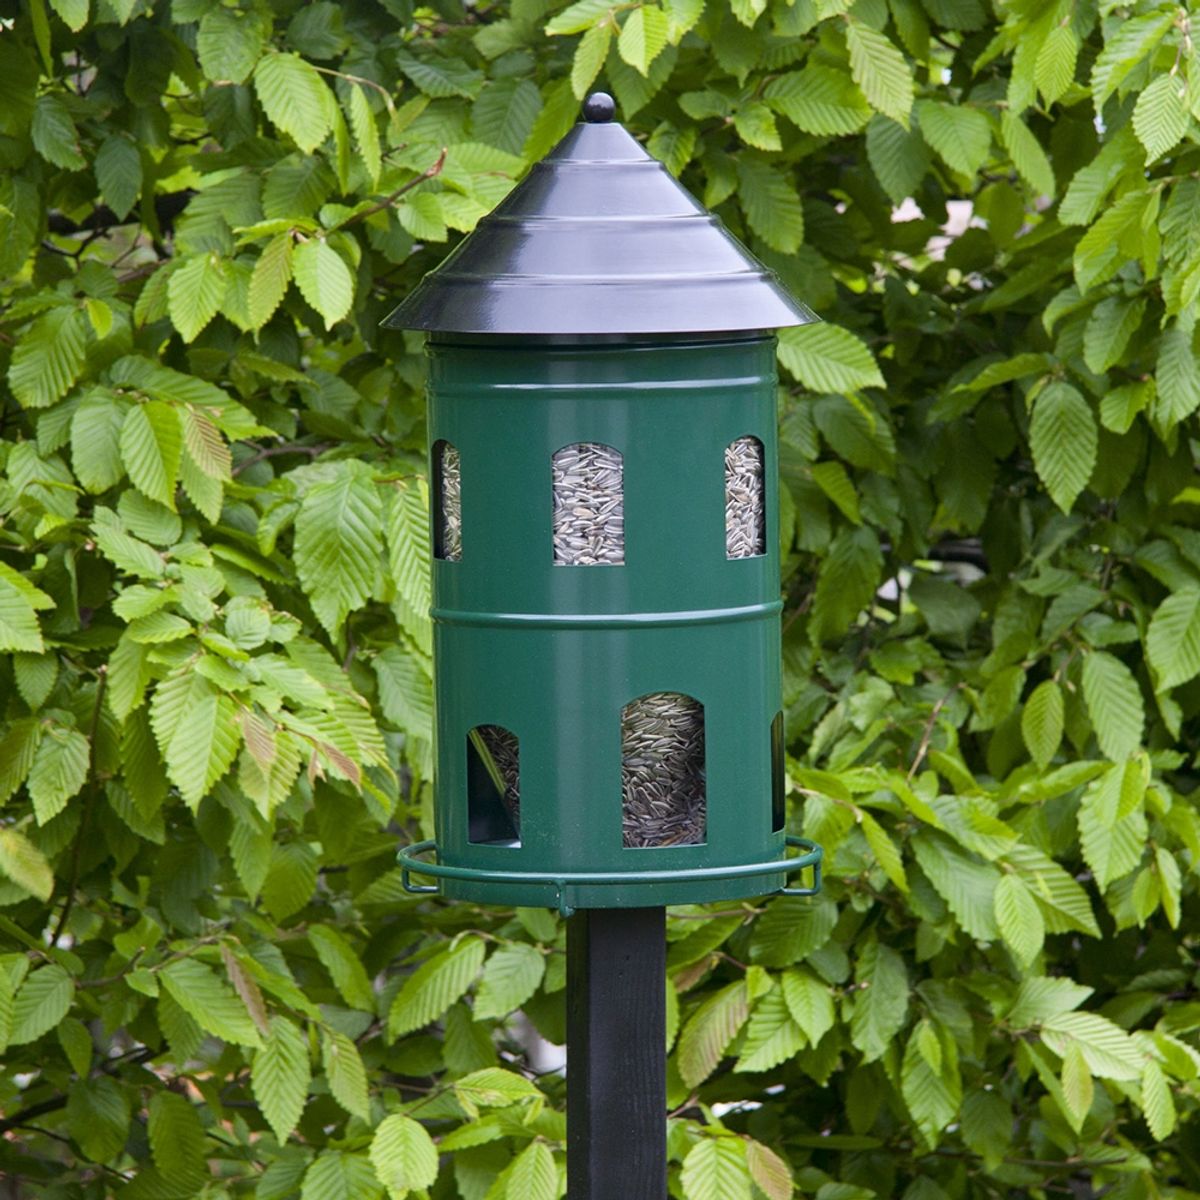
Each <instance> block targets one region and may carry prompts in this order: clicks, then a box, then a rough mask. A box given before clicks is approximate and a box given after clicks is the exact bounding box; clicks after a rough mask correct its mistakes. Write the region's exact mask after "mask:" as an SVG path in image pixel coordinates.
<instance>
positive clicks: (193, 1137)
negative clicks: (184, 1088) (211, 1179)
mask: <svg viewBox="0 0 1200 1200" xmlns="http://www.w3.org/2000/svg"><path fill="white" fill-rule="evenodd" d="M146 1126H147V1130H148V1132H149V1134H150V1149H151V1150H152V1151H153V1153H154V1163H155V1166H157V1167H158V1169H159V1171H161V1172H162V1175H163V1178H164V1179H166V1180H168V1181H170V1182H171V1183H172V1184H175V1185H176V1186H182V1187H188V1188H197V1187H198V1186H202V1182H203V1180H204V1179H205V1178H206V1177H207V1175H208V1168H207V1163H206V1157H207V1154H206V1152H207V1147H208V1140H207V1138H206V1136H205V1133H204V1126H203V1124H201V1121H200V1114H199V1113H198V1112H197V1111H196V1108H195V1106H194V1105H193V1104H191V1103H189V1102H188V1101H187V1100H186V1099H185V1098H184V1097H183V1096H180V1095H177V1094H176V1093H175V1092H166V1091H162V1092H155V1094H154V1096H153V1097H152V1098H151V1100H150V1108H149V1120H148V1121H147V1122H146Z"/></svg>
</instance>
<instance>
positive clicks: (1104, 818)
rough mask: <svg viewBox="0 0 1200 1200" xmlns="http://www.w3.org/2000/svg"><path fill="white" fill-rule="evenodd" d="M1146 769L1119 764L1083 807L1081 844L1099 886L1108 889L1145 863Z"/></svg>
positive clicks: (1101, 780)
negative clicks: (1143, 855) (1114, 881)
mask: <svg viewBox="0 0 1200 1200" xmlns="http://www.w3.org/2000/svg"><path fill="white" fill-rule="evenodd" d="M1145 790H1146V788H1145V778H1144V775H1143V768H1142V765H1141V763H1140V762H1138V761H1137V760H1131V761H1130V762H1128V763H1122V764H1117V765H1115V766H1113V767H1112V768H1110V769H1109V770H1108V771H1107V772H1105V774H1103V775H1101V776H1100V777H1099V778H1098V779H1097V780H1096V781H1095V782H1094V783H1092V784H1091V785H1090V786H1089V787H1088V789H1087V791H1086V792H1085V793H1084V796H1083V801H1082V803H1081V804H1080V806H1079V814H1078V821H1079V842H1080V849H1081V850H1082V851H1083V858H1084V861H1085V862H1086V863H1087V865H1088V866H1089V867H1090V868H1091V869H1092V874H1093V875H1094V876H1095V879H1096V884H1097V886H1099V887H1100V888H1101V889H1105V888H1107V887H1108V885H1109V884H1110V883H1111V882H1112V881H1113V880H1114V879H1120V878H1121V877H1122V876H1124V875H1128V874H1129V872H1130V871H1132V870H1134V869H1135V868H1136V867H1137V866H1138V864H1139V863H1140V862H1141V859H1142V854H1143V851H1144V850H1145V844H1146V836H1147V830H1146V817H1145V813H1144V812H1143V809H1142V805H1141V800H1142V796H1143V794H1144V793H1145Z"/></svg>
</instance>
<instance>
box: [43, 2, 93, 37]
mask: <svg viewBox="0 0 1200 1200" xmlns="http://www.w3.org/2000/svg"><path fill="white" fill-rule="evenodd" d="M50 7H51V8H52V9H54V11H55V12H56V13H58V15H59V16H60V17H62V19H63V22H64V23H65V24H66V26H67V28H68V29H70V30H71V32H72V33H78V32H79V31H80V30H81V29H82V28H83V27H84V26H85V25H86V24H87V21H88V10H89V8H90V0H50Z"/></svg>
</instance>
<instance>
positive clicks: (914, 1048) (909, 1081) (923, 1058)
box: [901, 1022, 962, 1145]
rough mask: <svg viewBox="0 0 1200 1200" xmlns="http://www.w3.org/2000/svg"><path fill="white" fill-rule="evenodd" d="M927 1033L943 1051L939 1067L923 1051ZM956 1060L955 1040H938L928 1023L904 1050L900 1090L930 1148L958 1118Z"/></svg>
mask: <svg viewBox="0 0 1200 1200" xmlns="http://www.w3.org/2000/svg"><path fill="white" fill-rule="evenodd" d="M925 1031H928V1032H929V1033H930V1034H931V1035H933V1038H934V1040H935V1041H936V1043H937V1045H938V1049H939V1051H940V1057H941V1061H940V1062H939V1063H938V1064H937V1065H936V1066H935V1065H933V1064H931V1063H930V1062H929V1059H928V1057H927V1055H926V1054H925V1053H923V1052H922V1043H923V1038H922V1033H923V1032H925ZM957 1059H958V1055H957V1051H956V1049H955V1045H954V1040H953V1039H952V1038H941V1037H938V1036H937V1035H936V1032H935V1031H934V1029H933V1026H932V1025H931V1024H929V1023H927V1022H922V1023H921V1024H920V1025H918V1026H917V1027H916V1029H915V1030H914V1031H913V1034H912V1036H911V1037H910V1038H909V1040H908V1044H907V1046H906V1047H905V1051H904V1064H903V1066H902V1068H901V1091H902V1093H903V1095H904V1102H905V1104H907V1105H908V1111H909V1112H910V1113H911V1114H912V1117H913V1120H914V1121H915V1122H916V1124H917V1127H918V1128H919V1129H920V1130H921V1133H922V1134H923V1135H924V1138H925V1140H926V1141H927V1142H928V1143H929V1144H930V1145H936V1144H937V1141H938V1135H939V1134H940V1133H941V1132H942V1130H943V1129H945V1128H946V1126H947V1125H949V1124H950V1122H951V1121H953V1120H954V1119H955V1117H957V1116H958V1109H959V1105H960V1104H961V1103H962V1079H961V1076H960V1075H959V1071H958V1061H957Z"/></svg>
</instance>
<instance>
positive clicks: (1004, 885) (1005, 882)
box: [994, 874, 1046, 967]
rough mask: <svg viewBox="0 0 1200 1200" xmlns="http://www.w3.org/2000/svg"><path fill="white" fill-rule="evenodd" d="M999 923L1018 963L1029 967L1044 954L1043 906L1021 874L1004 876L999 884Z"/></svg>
mask: <svg viewBox="0 0 1200 1200" xmlns="http://www.w3.org/2000/svg"><path fill="white" fill-rule="evenodd" d="M994 903H995V908H996V925H997V926H998V928H999V930H1000V936H1001V937H1002V938H1004V940H1005V941H1006V942H1007V943H1008V945H1009V947H1010V948H1011V949H1012V952H1013V955H1014V956H1015V957H1016V959H1017V962H1019V963H1020V964H1021V966H1023V967H1028V966H1029V965H1030V964H1031V963H1032V962H1033V960H1034V959H1035V958H1037V956H1038V954H1040V953H1041V949H1042V943H1043V942H1044V941H1045V938H1046V923H1045V921H1044V920H1043V919H1042V913H1041V909H1039V908H1038V906H1037V902H1036V901H1035V900H1034V898H1033V896H1032V895H1031V894H1030V892H1029V888H1028V887H1026V885H1025V882H1024V881H1023V880H1022V879H1021V877H1020V876H1019V875H1015V874H1008V875H1002V876H1001V877H1000V881H999V882H998V883H997V884H996V893H995V899H994Z"/></svg>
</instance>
